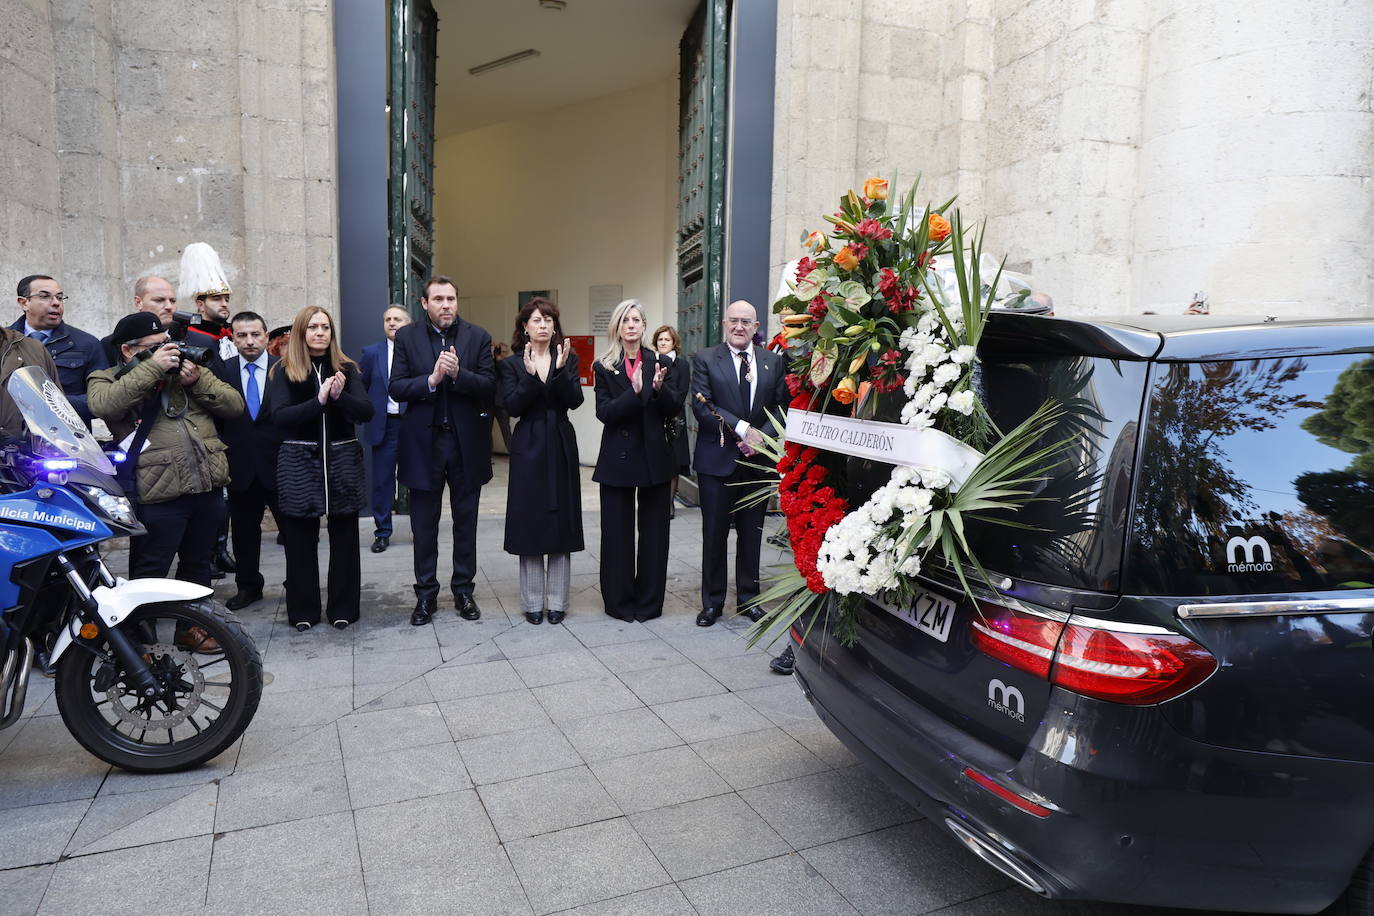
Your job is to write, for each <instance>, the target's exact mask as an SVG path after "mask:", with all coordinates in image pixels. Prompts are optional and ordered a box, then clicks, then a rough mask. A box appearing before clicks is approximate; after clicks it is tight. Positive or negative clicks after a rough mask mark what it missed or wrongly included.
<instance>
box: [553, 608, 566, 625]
mask: <svg viewBox="0 0 1374 916" xmlns="http://www.w3.org/2000/svg"><path fill="white" fill-rule="evenodd" d="M567 616H568V612H567V611H549V623H550V624H555V623H562V622H563V618H564V617H567Z"/></svg>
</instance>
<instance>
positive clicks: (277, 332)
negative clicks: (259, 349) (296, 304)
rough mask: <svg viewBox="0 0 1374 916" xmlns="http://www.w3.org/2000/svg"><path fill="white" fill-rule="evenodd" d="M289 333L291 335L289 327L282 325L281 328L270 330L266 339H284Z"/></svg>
mask: <svg viewBox="0 0 1374 916" xmlns="http://www.w3.org/2000/svg"><path fill="white" fill-rule="evenodd" d="M290 333H291V325H289V324H284V325H282V326H281V327H279V328H273V329H272V332H271V333H270V334H268V335H267V339H268V340H276V339H277V338H278V337H285V336H286V335H287V334H290Z"/></svg>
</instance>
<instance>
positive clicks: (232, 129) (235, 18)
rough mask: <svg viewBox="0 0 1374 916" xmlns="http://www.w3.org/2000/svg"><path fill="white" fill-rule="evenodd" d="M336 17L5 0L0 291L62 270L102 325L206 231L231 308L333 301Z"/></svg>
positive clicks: (251, 1) (78, 304)
mask: <svg viewBox="0 0 1374 916" xmlns="http://www.w3.org/2000/svg"><path fill="white" fill-rule="evenodd" d="M331 22H332V13H331V8H330V0H301V2H284V0H199V2H195V3H185V2H180V0H21V2H19V3H7V4H4V5H3V8H0V85H3V86H4V90H3V91H2V92H0V120H3V123H4V128H5V129H4V130H3V131H0V168H4V169H5V171H4V173H3V174H0V187H3V188H4V192H3V196H0V201H2V202H3V204H2V205H3V221H0V272H2V273H0V279H3V280H4V286H5V287H6V288H10V287H11V285H12V284H13V282H15V281H17V280H18V278H19V277H20V276H22V275H24V274H26V273H33V272H44V273H52V274H54V275H55V276H57V277H58V278H59V279H60V280H61V281H62V282H63V284H64V287H65V289H66V291H67V293H68V294H69V295H70V296H71V297H72V298H71V302H70V303H69V308H68V319H69V320H70V321H71V323H72V324H75V325H77V326H79V327H84V328H86V329H88V330H90V331H92V332H93V333H99V334H102V335H103V334H104V333H107V332H108V330H109V328H110V327H111V326H112V325H113V323H114V322H115V321H116V320H117V319H118V317H119V315H121V314H123V313H124V312H126V311H127V310H128V309H129V307H130V300H131V296H132V284H133V281H134V280H135V279H137V278H138V277H139V276H141V275H143V274H145V273H161V274H164V275H166V276H167V277H168V278H169V279H171V280H172V281H173V282H174V283H175V281H176V273H177V267H178V264H179V261H180V255H181V249H182V248H183V247H184V246H185V245H186V244H188V243H189V242H193V241H206V242H209V243H210V244H212V245H214V246H215V247H216V249H217V250H218V251H219V253H220V256H221V258H222V259H223V261H224V264H225V268H226V270H227V271H228V274H229V279H230V282H231V284H232V285H233V286H234V292H235V303H234V304H235V306H236V307H242V308H252V309H254V310H256V311H259V312H262V313H263V314H264V315H265V316H267V317H268V319H269V321H272V322H276V321H282V322H285V321H286V320H288V319H289V318H290V316H291V315H293V314H294V312H295V311H296V310H297V309H298V308H300V306H302V305H305V304H307V303H310V304H319V305H324V306H326V307H329V308H333V307H334V305H335V303H336V301H337V292H336V279H335V277H336V271H337V256H336V254H335V242H334V234H335V226H336V215H335V209H336V202H335V201H336V195H335V132H334V98H333V73H334V50H333V37H332V32H331Z"/></svg>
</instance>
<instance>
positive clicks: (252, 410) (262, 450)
mask: <svg viewBox="0 0 1374 916" xmlns="http://www.w3.org/2000/svg"><path fill="white" fill-rule="evenodd" d="M230 326H231V327H232V328H233V329H234V346H235V347H236V348H237V349H238V355H237V356H234V357H231V358H229V359H227V360H225V361H224V362H221V363H216V364H215V366H214V371H215V374H216V375H218V376H219V377H220V378H221V379H223V380H224V381H225V382H227V383H228V384H229V385H230V386H231V387H232V388H233V389H234V390H235V391H237V392H238V393H239V394H241V395H242V396H243V401H244V404H245V405H246V409H245V410H244V412H243V413H241V414H239V415H238V416H236V417H230V418H229V419H226V420H221V421H220V438H221V439H222V440H224V444H225V445H227V446H228V447H229V519H230V522H231V523H232V531H233V536H234V559H235V560H236V563H237V569H236V570H235V573H234V583H235V585H236V586H237V587H238V591H236V592H235V593H234V596H233V597H232V598H230V599H229V600H228V601H226V602H225V603H224V606H225V607H227V608H228V609H229V610H231V611H237V610H238V609H239V608H243V607H247V606H248V605H250V604H252V603H253V602H255V601H260V600H262V586H263V578H262V573H261V572H260V571H259V568H258V559H259V556H260V554H261V551H262V517H263V512H264V511H265V510H268V509H270V510H271V511H272V517H273V518H274V519H275V518H276V517H277V450H278V449H279V448H280V446H281V441H280V438H279V436H278V435H277V430H276V426H275V425H274V424H273V423H272V410H271V405H270V404H268V403H267V400H268V399H267V373H268V371H269V370H270V369H271V368H272V367H273V366H274V365H276V363H277V358H276V357H275V356H271V355H269V354H268V353H267V322H265V321H264V320H263V319H262V316H261V315H258V314H257V313H256V312H239V313H238V314H237V315H235V316H234V318H233V320H232V321H231V322H230Z"/></svg>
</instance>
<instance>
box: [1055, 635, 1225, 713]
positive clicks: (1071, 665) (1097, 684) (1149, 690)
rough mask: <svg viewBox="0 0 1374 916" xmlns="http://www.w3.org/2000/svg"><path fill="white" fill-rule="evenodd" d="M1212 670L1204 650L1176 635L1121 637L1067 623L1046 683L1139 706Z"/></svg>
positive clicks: (1166, 697)
mask: <svg viewBox="0 0 1374 916" xmlns="http://www.w3.org/2000/svg"><path fill="white" fill-rule="evenodd" d="M1216 670H1217V660H1216V659H1215V658H1213V657H1212V654H1211V653H1210V652H1208V651H1207V650H1206V649H1204V648H1202V646H1200V645H1198V644H1197V643H1195V642H1193V641H1192V640H1191V639H1189V638H1188V637H1186V636H1182V635H1179V634H1177V633H1122V632H1119V631H1116V630H1106V629H1100V628H1098V627H1091V626H1084V625H1082V624H1078V623H1072V622H1071V623H1070V624H1069V625H1068V626H1067V627H1065V629H1064V635H1063V637H1062V638H1061V639H1060V640H1059V651H1058V652H1056V653H1055V656H1054V670H1053V671H1052V672H1051V674H1050V680H1051V681H1052V682H1053V683H1055V684H1057V685H1059V686H1060V687H1063V688H1064V689H1065V690H1072V691H1073V692H1074V693H1081V694H1083V695H1084V696H1089V697H1095V698H1096V699H1099V700H1111V701H1112V702H1114V703H1126V704H1129V705H1136V706H1144V705H1148V704H1152V703H1163V702H1164V701H1165V700H1172V699H1173V698H1174V697H1176V696H1180V695H1182V694H1184V693H1187V692H1188V691H1189V690H1192V689H1193V688H1194V687H1196V686H1197V685H1198V684H1201V683H1202V682H1203V681H1205V680H1207V678H1209V677H1211V675H1212V672H1213V671H1216Z"/></svg>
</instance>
